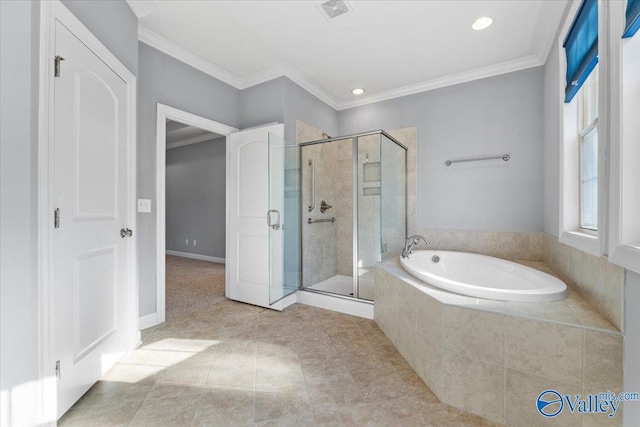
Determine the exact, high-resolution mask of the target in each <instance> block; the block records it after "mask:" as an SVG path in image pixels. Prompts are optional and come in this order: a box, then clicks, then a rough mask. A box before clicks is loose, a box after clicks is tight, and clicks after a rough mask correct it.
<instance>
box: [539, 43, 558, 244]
mask: <svg viewBox="0 0 640 427" xmlns="http://www.w3.org/2000/svg"><path fill="white" fill-rule="evenodd" d="M559 60H560V52H559V49H558V42H557V41H556V42H555V43H554V44H553V46H552V47H551V52H550V53H549V57H548V58H547V62H546V63H545V65H544V156H543V159H544V161H543V164H542V167H543V170H544V231H545V232H547V233H549V234H552V235H554V236H557V235H558V231H559V227H560V226H559V221H560V213H559V212H560V210H559V209H560V206H559V203H560V108H561V106H560V104H559V99H560V98H559V93H560V84H561V82H560V73H559V72H558V70H559V67H560V63H559Z"/></svg>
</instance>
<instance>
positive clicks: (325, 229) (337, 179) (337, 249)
mask: <svg viewBox="0 0 640 427" xmlns="http://www.w3.org/2000/svg"><path fill="white" fill-rule="evenodd" d="M388 133H389V134H390V135H391V136H392V137H394V138H396V139H397V140H398V141H400V142H401V143H402V144H403V145H405V146H406V147H407V148H408V152H407V189H408V198H407V206H408V211H407V225H408V231H409V233H410V234H411V233H413V232H414V231H415V224H416V195H417V192H416V159H417V151H416V148H417V142H418V135H417V128H416V127H409V128H403V129H395V130H390V131H388ZM326 137H327V135H326V134H324V133H323V131H321V130H319V129H316V128H314V127H313V126H310V125H308V124H306V123H304V122H300V121H298V122H297V123H296V142H298V143H302V142H309V141H317V140H319V139H323V138H326ZM359 144H360V146H361V147H360V152H359V156H360V157H361V159H359V167H360V168H361V167H362V161H363V160H364V159H365V157H366V153H369V161H370V162H379V161H380V158H379V155H380V153H379V151H380V148H379V144H380V137H379V136H372V137H362V138H360V141H359ZM371 144H373V145H371ZM368 145H371V147H369V146H368ZM322 150H325V151H322ZM351 150H352V146H351V140H348V141H345V142H344V143H332V144H323V146H322V148H321V146H313V147H306V148H304V151H303V158H302V165H301V167H302V171H303V174H302V175H303V182H302V194H303V196H302V202H301V205H302V219H303V225H302V228H303V231H302V240H303V247H304V249H303V251H304V257H303V261H302V262H303V285H304V286H307V285H310V284H314V283H318V282H320V281H322V280H325V279H328V278H329V277H332V276H334V275H336V274H338V275H345V276H351V275H352V274H353V187H352V185H353V176H352V174H353V169H352V159H353V157H352V151H351ZM309 156H313V158H317V159H318V162H317V163H316V204H317V206H319V204H320V201H321V200H323V198H322V197H323V196H326V197H325V199H324V200H326V202H327V203H328V204H330V205H333V206H334V207H333V208H332V209H330V210H329V211H327V212H326V213H325V214H320V212H319V210H318V208H316V209H314V211H313V212H312V213H313V214H314V216H313V218H317V217H322V218H324V217H326V218H331V217H332V216H334V217H335V218H336V222H335V223H333V225H331V223H323V224H307V223H306V220H307V218H308V217H309V212H308V211H307V206H308V205H309V201H310V200H309V186H310V179H311V175H310V173H311V171H310V168H309V166H308V164H307V162H308V157H309ZM314 162H315V160H314ZM320 166H322V172H321V168H320ZM358 172H359V176H362V175H363V174H362V172H363V171H362V170H359V171H358ZM321 175H322V176H321ZM320 186H323V187H324V190H323V191H324V192H325V193H326V194H320V188H321V187H320ZM325 190H326V191H325ZM329 199H331V200H329ZM332 200H335V202H333V203H332ZM360 203H361V206H360V209H361V213H363V215H360V220H361V223H360V230H361V233H360V235H361V237H363V238H364V240H365V241H366V242H365V241H361V242H360V243H361V245H360V247H361V248H364V249H365V253H364V254H363V255H365V257H366V248H368V247H371V248H374V247H375V249H376V250H377V249H378V247H377V245H378V243H376V244H375V245H374V244H373V242H376V241H379V232H380V231H379V225H376V226H374V224H373V222H372V221H374V220H375V221H376V222H377V221H379V211H380V197H379V196H373V197H361V200H360ZM367 213H369V214H367ZM373 213H375V215H373ZM362 220H364V222H363V221H362ZM368 220H369V222H367V221H368ZM369 223H370V224H369ZM368 230H371V231H372V232H370V233H369V232H368ZM331 236H334V239H333V240H330V239H331ZM363 244H364V245H363ZM330 245H333V248H330V247H329V246H330ZM361 258H362V257H361ZM334 259H335V261H334ZM334 262H335V270H334V269H333V265H334V264H333V263H334Z"/></svg>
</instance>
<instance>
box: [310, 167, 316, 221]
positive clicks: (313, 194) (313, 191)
mask: <svg viewBox="0 0 640 427" xmlns="http://www.w3.org/2000/svg"><path fill="white" fill-rule="evenodd" d="M309 166H311V204H310V205H309V212H311V211H312V210H313V208H315V207H316V165H314V164H313V162H312V161H311V159H309Z"/></svg>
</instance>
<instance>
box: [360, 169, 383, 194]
mask: <svg viewBox="0 0 640 427" xmlns="http://www.w3.org/2000/svg"><path fill="white" fill-rule="evenodd" d="M362 195H363V196H379V195H380V162H367V163H363V164H362Z"/></svg>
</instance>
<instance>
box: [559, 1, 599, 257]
mask: <svg viewBox="0 0 640 427" xmlns="http://www.w3.org/2000/svg"><path fill="white" fill-rule="evenodd" d="M580 5H581V2H580V1H574V2H571V3H570V4H569V11H568V13H567V18H566V20H565V22H564V24H563V26H562V30H561V31H560V34H559V39H558V49H559V52H558V53H559V58H560V60H559V63H560V66H559V67H558V72H559V82H560V83H561V84H560V85H559V87H558V103H559V105H560V114H559V115H560V117H559V123H560V129H559V131H560V135H559V139H560V153H559V161H560V171H559V172H560V174H559V181H560V182H559V184H560V186H559V187H560V188H559V190H560V191H559V197H560V201H559V215H560V218H559V233H558V235H559V240H560V242H561V243H564V244H566V245H568V246H571V247H574V248H576V249H578V250H581V251H583V252H587V253H589V254H592V255H595V256H600V255H601V254H603V253H604V252H605V240H606V238H605V235H606V203H607V200H606V196H607V195H606V192H605V191H606V190H605V182H606V174H605V172H606V169H605V162H604V160H603V159H604V158H605V141H604V136H605V135H606V132H605V131H604V130H605V129H604V128H605V126H606V123H605V121H604V120H603V119H602V118H603V117H604V116H603V112H604V110H603V109H604V107H605V104H606V102H605V100H604V97H603V96H602V95H603V93H604V90H603V89H604V82H605V79H606V69H603V68H604V67H603V65H602V63H599V64H598V68H599V73H600V75H599V79H598V85H597V88H598V121H597V126H598V226H597V232H593V231H591V230H587V229H583V228H581V227H580V203H581V201H580V198H581V187H580V178H581V177H580V144H581V136H580V124H579V120H580V119H581V118H580V111H579V110H580V107H579V100H580V99H581V97H580V96H574V98H573V99H572V100H571V102H569V103H565V102H564V98H565V93H564V87H563V86H564V85H563V84H562V82H564V81H565V80H566V68H567V63H566V55H565V52H564V48H563V40H564V39H565V38H566V36H567V34H568V32H569V30H570V29H571V25H572V24H573V21H574V20H575V17H576V14H577V13H578V11H579V9H580ZM602 12H603V6H602V3H601V2H598V52H599V54H598V55H599V57H600V58H603V57H606V56H605V55H604V54H603V53H604V52H605V51H606V47H605V46H604V40H606V37H603V36H602V35H603V34H604V31H603V25H605V21H606V16H603V13H602ZM583 88H584V86H583V87H582V88H581V90H582V89H583Z"/></svg>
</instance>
